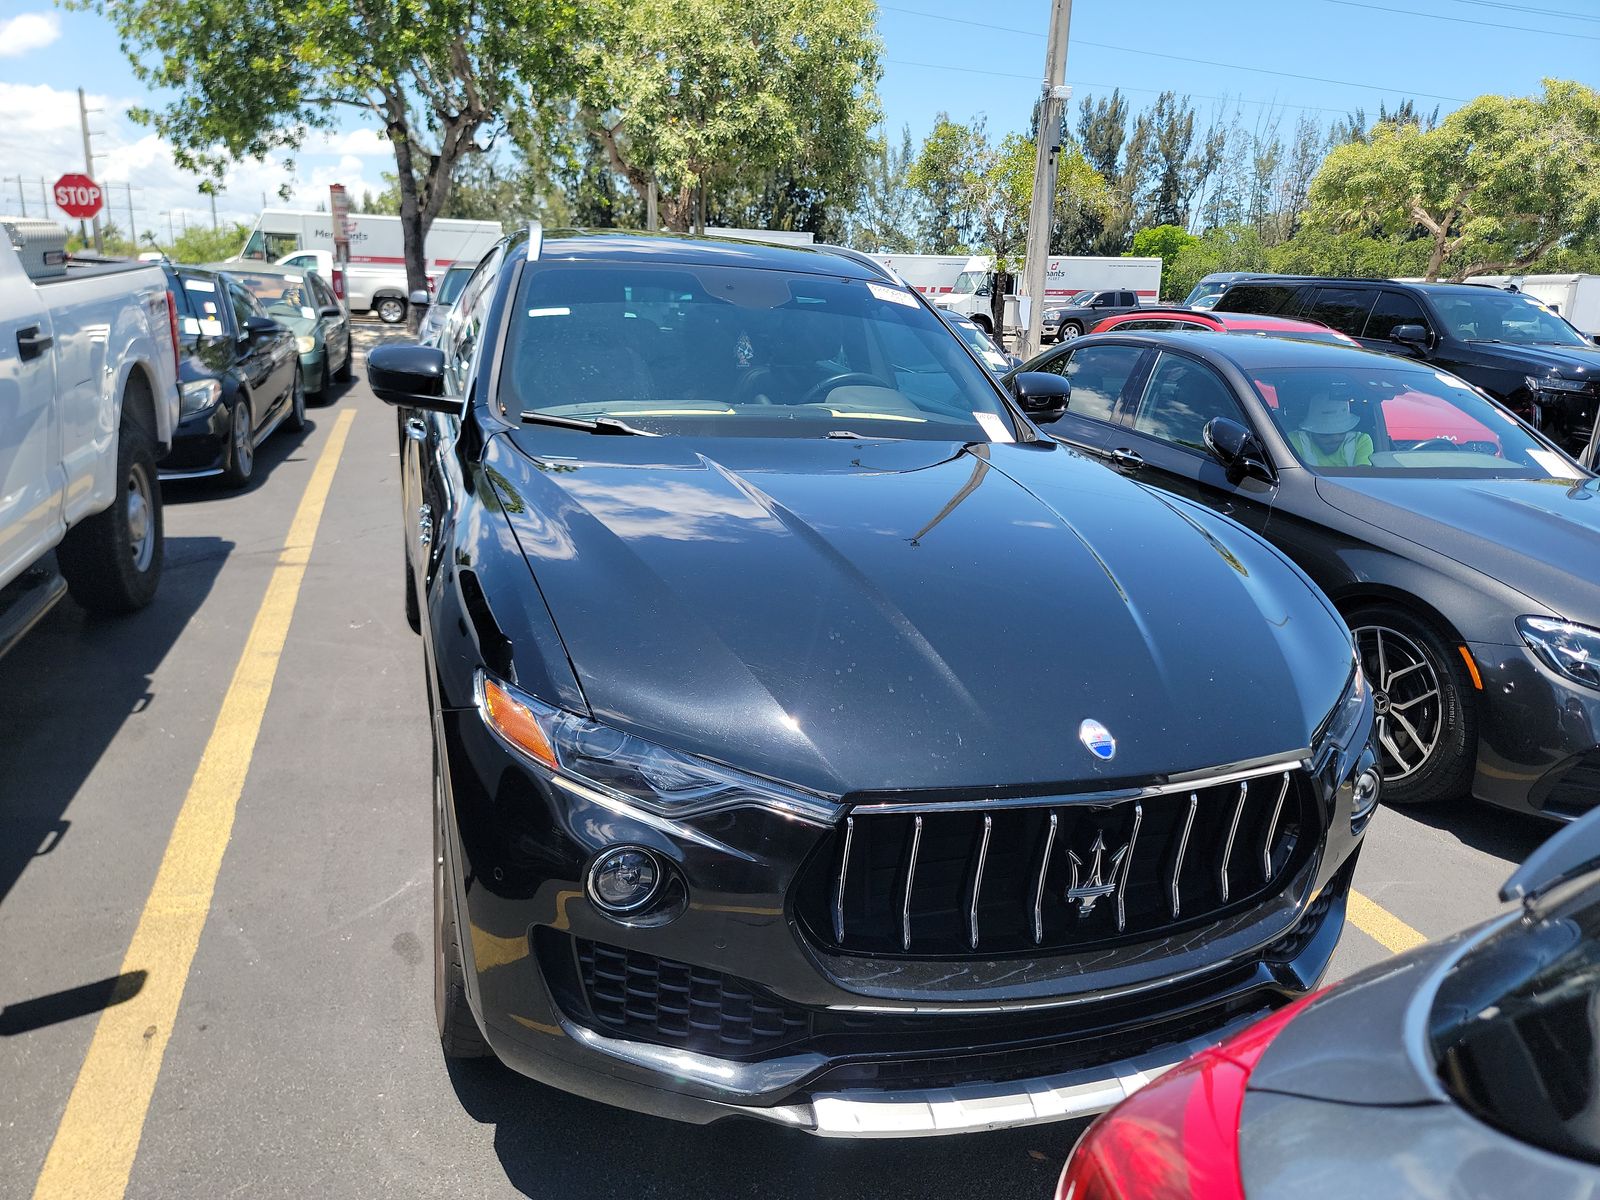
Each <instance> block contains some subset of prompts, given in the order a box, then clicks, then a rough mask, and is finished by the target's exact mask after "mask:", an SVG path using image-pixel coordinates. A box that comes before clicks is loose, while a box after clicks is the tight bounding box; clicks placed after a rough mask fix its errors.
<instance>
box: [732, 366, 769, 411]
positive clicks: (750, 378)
mask: <svg viewBox="0 0 1600 1200" xmlns="http://www.w3.org/2000/svg"><path fill="white" fill-rule="evenodd" d="M771 378H772V368H771V367H768V366H755V367H750V368H749V369H748V370H746V371H745V373H744V374H743V375H742V376H741V377H740V378H739V382H738V383H736V384H734V386H733V403H734V404H736V405H740V404H771V403H772V399H771V397H769V396H768V395H767V394H766V393H765V392H762V391H758V390H757V389H759V388H760V387H761V385H762V384H763V383H765V382H766V381H767V380H769V379H771Z"/></svg>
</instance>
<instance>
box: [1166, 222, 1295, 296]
mask: <svg viewBox="0 0 1600 1200" xmlns="http://www.w3.org/2000/svg"><path fill="white" fill-rule="evenodd" d="M1162 268H1163V269H1162V273H1161V291H1162V294H1163V295H1164V296H1165V297H1167V298H1168V299H1173V300H1182V299H1183V298H1184V297H1185V296H1187V295H1188V294H1189V292H1190V291H1191V290H1193V288H1194V285H1195V284H1197V283H1199V282H1200V280H1201V278H1203V277H1204V276H1206V275H1210V274H1211V273H1212V272H1214V271H1266V270H1270V269H1271V268H1270V267H1269V266H1268V264H1267V247H1266V244H1265V243H1264V242H1263V241H1262V240H1261V231H1260V230H1258V229H1256V228H1255V227H1254V226H1253V225H1244V224H1239V225H1223V226H1219V227H1218V228H1216V229H1208V230H1206V231H1205V233H1203V234H1201V235H1200V236H1199V237H1198V238H1197V239H1195V241H1193V242H1191V243H1190V244H1189V245H1187V246H1184V247H1183V248H1181V249H1180V250H1179V251H1178V253H1177V254H1176V255H1175V256H1174V257H1173V260H1172V262H1171V263H1170V264H1169V263H1166V262H1163V263H1162Z"/></svg>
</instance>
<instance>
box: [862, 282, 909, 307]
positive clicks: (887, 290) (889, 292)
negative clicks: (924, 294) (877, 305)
mask: <svg viewBox="0 0 1600 1200" xmlns="http://www.w3.org/2000/svg"><path fill="white" fill-rule="evenodd" d="M867 290H868V291H869V292H871V293H872V294H873V295H874V296H876V297H877V298H878V299H879V300H884V301H887V302H888V303H890V304H903V305H905V306H906V307H907V308H916V307H917V298H916V297H915V296H913V295H912V294H911V293H910V292H902V291H901V290H900V289H899V288H892V287H885V286H884V285H883V284H881V283H869V284H867Z"/></svg>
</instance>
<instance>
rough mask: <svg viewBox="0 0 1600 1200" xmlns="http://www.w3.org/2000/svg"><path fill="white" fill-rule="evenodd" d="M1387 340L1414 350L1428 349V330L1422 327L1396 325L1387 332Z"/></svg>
mask: <svg viewBox="0 0 1600 1200" xmlns="http://www.w3.org/2000/svg"><path fill="white" fill-rule="evenodd" d="M1389 340H1390V341H1391V342H1397V343H1399V344H1400V345H1402V346H1410V347H1411V348H1412V349H1414V350H1426V349H1427V348H1428V330H1427V327H1426V326H1423V325H1396V326H1395V327H1394V328H1393V329H1391V330H1390V331H1389Z"/></svg>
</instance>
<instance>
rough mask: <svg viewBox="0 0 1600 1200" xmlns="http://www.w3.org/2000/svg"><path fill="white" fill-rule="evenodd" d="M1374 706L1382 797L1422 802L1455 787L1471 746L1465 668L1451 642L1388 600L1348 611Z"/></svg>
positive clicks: (1474, 740) (1474, 734)
mask: <svg viewBox="0 0 1600 1200" xmlns="http://www.w3.org/2000/svg"><path fill="white" fill-rule="evenodd" d="M1350 628H1351V630H1352V631H1353V632H1354V634H1355V639H1356V650H1357V652H1358V653H1359V654H1360V656H1361V667H1362V670H1363V671H1365V672H1366V676H1367V681H1368V683H1369V684H1370V685H1371V687H1372V696H1373V708H1374V710H1375V712H1376V714H1377V733H1378V755H1379V759H1380V762H1381V765H1382V770H1383V798H1384V799H1385V800H1388V801H1389V802H1390V803H1393V804H1401V805H1404V804H1429V803H1432V802H1434V801H1437V800H1445V799H1450V798H1454V797H1457V796H1460V795H1462V794H1463V793H1464V792H1465V791H1466V790H1467V788H1468V786H1469V785H1470V783H1471V779H1472V768H1473V762H1474V760H1475V758H1476V757H1477V751H1478V714H1477V708H1476V705H1475V703H1474V699H1473V695H1472V692H1473V686H1472V679H1471V676H1470V675H1469V674H1468V672H1467V669H1466V664H1465V662H1464V661H1463V659H1462V658H1461V655H1460V654H1459V653H1458V652H1457V650H1456V646H1455V644H1454V643H1452V642H1450V641H1448V640H1447V639H1445V638H1444V637H1442V636H1441V635H1440V634H1439V633H1438V631H1436V630H1435V629H1434V627H1433V626H1432V624H1430V623H1429V622H1427V621H1424V620H1422V619H1421V618H1419V617H1416V616H1413V615H1412V614H1411V613H1410V612H1408V611H1406V610H1405V609H1403V608H1400V607H1397V606H1395V605H1389V604H1385V605H1378V606H1375V607H1373V608H1366V609H1362V610H1360V611H1359V612H1355V613H1352V614H1351V615H1350Z"/></svg>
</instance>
